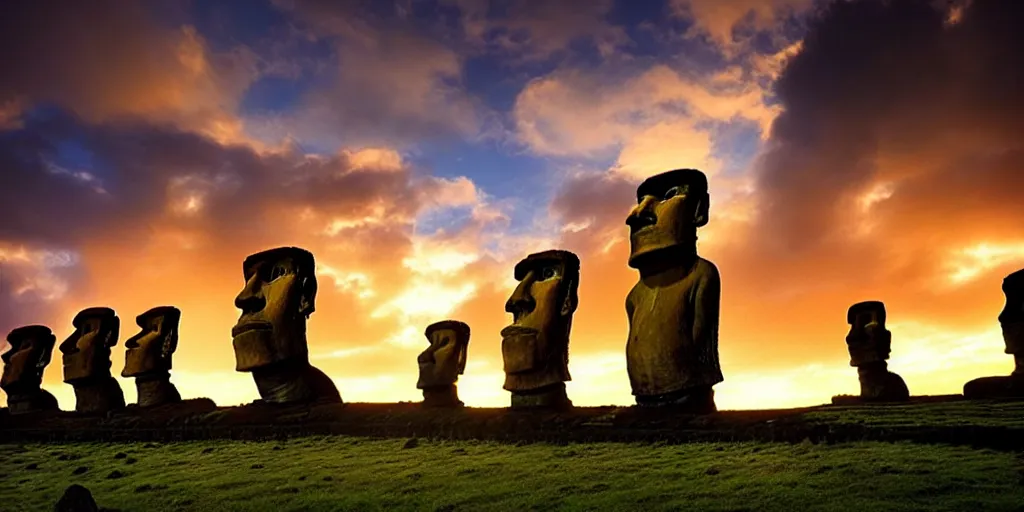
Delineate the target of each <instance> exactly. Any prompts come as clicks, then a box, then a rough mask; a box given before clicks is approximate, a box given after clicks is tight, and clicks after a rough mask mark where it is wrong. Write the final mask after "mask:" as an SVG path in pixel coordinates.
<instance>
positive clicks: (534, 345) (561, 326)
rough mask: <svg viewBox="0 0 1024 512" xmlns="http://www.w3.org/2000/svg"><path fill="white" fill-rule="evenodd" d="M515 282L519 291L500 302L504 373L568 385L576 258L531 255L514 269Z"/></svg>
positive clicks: (558, 253) (560, 254) (577, 275)
mask: <svg viewBox="0 0 1024 512" xmlns="http://www.w3.org/2000/svg"><path fill="white" fill-rule="evenodd" d="M515 278H516V280H518V281H519V286H517V287H516V289H515V291H514V292H512V296H511V297H509V299H508V301H507V302H506V303H505V311H507V312H509V313H512V318H513V321H512V325H510V326H508V327H506V328H504V329H502V331H501V337H502V342H501V351H502V356H503V358H504V361H505V373H506V374H508V375H517V374H520V375H522V374H526V375H529V374H533V378H530V379H529V380H530V381H531V382H533V381H536V382H537V383H541V382H542V383H543V384H539V385H548V384H554V383H557V382H565V381H567V380H569V331H570V329H571V328H572V315H573V313H575V312H576V307H577V305H578V304H579V297H578V296H577V294H576V292H577V288H579V281H580V260H579V257H577V256H576V255H575V254H573V253H571V252H569V251H544V252H541V253H537V254H531V255H529V256H527V257H526V258H525V259H523V260H522V261H520V262H519V263H518V264H516V266H515ZM506 383H507V381H506ZM539 385H538V387H539ZM506 389H508V388H507V387H506Z"/></svg>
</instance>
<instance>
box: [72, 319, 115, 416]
mask: <svg viewBox="0 0 1024 512" xmlns="http://www.w3.org/2000/svg"><path fill="white" fill-rule="evenodd" d="M71 324H72V325H74V327H75V332H73V333H71V336H68V339H66V340H64V342H63V343H61V344H60V351H61V353H62V354H63V360H64V382H66V383H68V384H71V385H72V386H73V387H74V388H75V411H76V412H81V413H104V412H108V411H113V410H118V409H123V408H124V406H125V405H124V392H122V391H121V386H120V385H119V384H118V383H117V380H115V379H114V377H112V376H111V375H110V349H111V348H112V347H113V346H114V345H117V337H118V334H119V333H120V330H121V319H120V318H118V317H117V315H116V314H115V313H114V310H113V309H110V308H102V307H100V308H87V309H83V310H82V311H79V312H78V314H77V315H75V318H74V320H72V321H71Z"/></svg>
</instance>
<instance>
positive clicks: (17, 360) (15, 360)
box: [0, 325, 58, 414]
mask: <svg viewBox="0 0 1024 512" xmlns="http://www.w3.org/2000/svg"><path fill="white" fill-rule="evenodd" d="M56 342H57V338H56V337H55V336H54V335H53V332H52V331H50V328H49V327H46V326H42V325H27V326H24V327H18V328H17V329H14V330H13V331H11V332H10V334H8V335H7V343H9V344H10V345H11V348H10V350H8V351H6V352H4V354H3V355H2V356H0V359H3V362H4V373H3V377H2V379H0V388H3V390H4V392H6V393H7V409H8V410H9V411H10V413H11V414H28V413H34V412H45V411H56V410H58V408H57V399H56V398H54V396H53V395H51V394H50V393H49V392H48V391H46V390H45V389H42V388H41V387H40V386H42V383H43V371H44V370H45V369H46V365H48V364H50V356H51V354H52V353H53V346H54V344H56Z"/></svg>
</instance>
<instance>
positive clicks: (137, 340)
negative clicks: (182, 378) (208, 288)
mask: <svg viewBox="0 0 1024 512" xmlns="http://www.w3.org/2000/svg"><path fill="white" fill-rule="evenodd" d="M180 320H181V310H179V309H178V308H176V307H174V306H157V307H155V308H152V309H150V310H148V311H145V312H144V313H142V314H140V315H138V316H137V317H135V323H136V324H137V325H138V326H139V328H140V329H141V330H140V332H139V333H138V334H136V335H135V336H132V337H131V338H128V340H126V341H125V342H124V346H125V358H124V369H123V370H121V376H122V377H135V387H136V390H137V392H138V393H137V394H138V401H137V403H138V406H139V407H156V406H160V405H165V404H171V403H176V402H180V401H181V395H180V394H179V393H178V389H177V388H176V387H174V384H171V374H170V371H171V367H172V361H171V358H172V356H173V355H174V352H175V351H176V350H177V348H178V324H179V322H180Z"/></svg>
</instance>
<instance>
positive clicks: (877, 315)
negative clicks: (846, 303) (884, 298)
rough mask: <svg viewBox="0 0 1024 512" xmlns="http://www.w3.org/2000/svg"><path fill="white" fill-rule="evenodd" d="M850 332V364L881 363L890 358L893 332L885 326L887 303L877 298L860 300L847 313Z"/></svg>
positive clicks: (848, 335)
mask: <svg viewBox="0 0 1024 512" xmlns="http://www.w3.org/2000/svg"><path fill="white" fill-rule="evenodd" d="M846 323H848V324H850V333H849V334H847V335H846V345H847V347H848V348H849V349H850V366H862V365H865V364H868V363H879V362H883V361H885V360H886V359H889V349H890V344H891V343H892V333H891V332H889V330H888V329H886V328H885V304H883V303H882V302H880V301H877V300H871V301H866V302H858V303H857V304H854V305H853V306H850V310H849V311H848V312H847V313H846Z"/></svg>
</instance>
